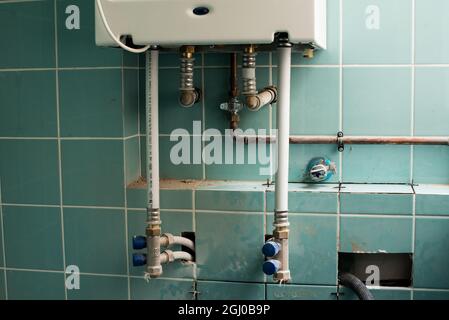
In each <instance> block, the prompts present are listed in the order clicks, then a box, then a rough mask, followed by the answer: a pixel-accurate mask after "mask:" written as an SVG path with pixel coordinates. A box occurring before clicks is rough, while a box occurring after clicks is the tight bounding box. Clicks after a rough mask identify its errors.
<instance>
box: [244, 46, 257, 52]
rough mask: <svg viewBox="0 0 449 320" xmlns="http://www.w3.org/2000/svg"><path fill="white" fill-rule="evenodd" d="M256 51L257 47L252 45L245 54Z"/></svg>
mask: <svg viewBox="0 0 449 320" xmlns="http://www.w3.org/2000/svg"><path fill="white" fill-rule="evenodd" d="M255 51H256V47H255V46H254V45H253V44H250V45H249V46H248V47H246V48H245V53H254V52H255Z"/></svg>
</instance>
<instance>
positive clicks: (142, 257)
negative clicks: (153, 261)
mask: <svg viewBox="0 0 449 320" xmlns="http://www.w3.org/2000/svg"><path fill="white" fill-rule="evenodd" d="M146 264H147V255H146V254H145V253H133V266H134V267H140V266H144V265H146Z"/></svg>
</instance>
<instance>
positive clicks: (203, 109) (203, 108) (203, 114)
mask: <svg viewBox="0 0 449 320" xmlns="http://www.w3.org/2000/svg"><path fill="white" fill-rule="evenodd" d="M204 68H205V67H204V52H203V53H201V91H202V92H201V118H202V119H203V121H202V122H201V126H202V128H201V129H202V130H203V132H204V131H205V129H206V99H205V97H204V95H205V91H206V90H204V87H205V83H206V81H204V76H205V73H204ZM202 140H203V139H202ZM205 145H206V142H205V141H204V140H203V141H202V142H201V168H202V175H203V180H206V163H205V162H204V161H203V150H204V147H205Z"/></svg>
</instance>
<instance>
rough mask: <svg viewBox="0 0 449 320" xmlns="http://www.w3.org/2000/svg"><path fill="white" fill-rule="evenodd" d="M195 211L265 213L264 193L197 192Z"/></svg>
mask: <svg viewBox="0 0 449 320" xmlns="http://www.w3.org/2000/svg"><path fill="white" fill-rule="evenodd" d="M195 209H196V210H221V211H256V212H263V211H264V193H263V192H243V191H218V190H217V191H208V190H197V191H196V192H195Z"/></svg>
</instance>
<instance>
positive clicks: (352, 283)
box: [338, 272, 374, 300]
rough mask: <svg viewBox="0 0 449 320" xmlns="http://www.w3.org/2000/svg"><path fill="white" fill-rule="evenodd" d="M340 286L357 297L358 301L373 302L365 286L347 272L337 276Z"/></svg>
mask: <svg viewBox="0 0 449 320" xmlns="http://www.w3.org/2000/svg"><path fill="white" fill-rule="evenodd" d="M338 280H340V284H341V285H343V286H345V287H347V288H350V289H351V290H352V291H354V293H355V294H356V295H357V297H359V299H360V300H374V296H373V294H372V293H371V292H370V291H369V289H368V288H367V287H366V286H365V284H364V283H363V282H362V281H361V280H360V279H359V278H357V277H356V276H354V275H353V274H351V273H348V272H342V273H339V274H338Z"/></svg>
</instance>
